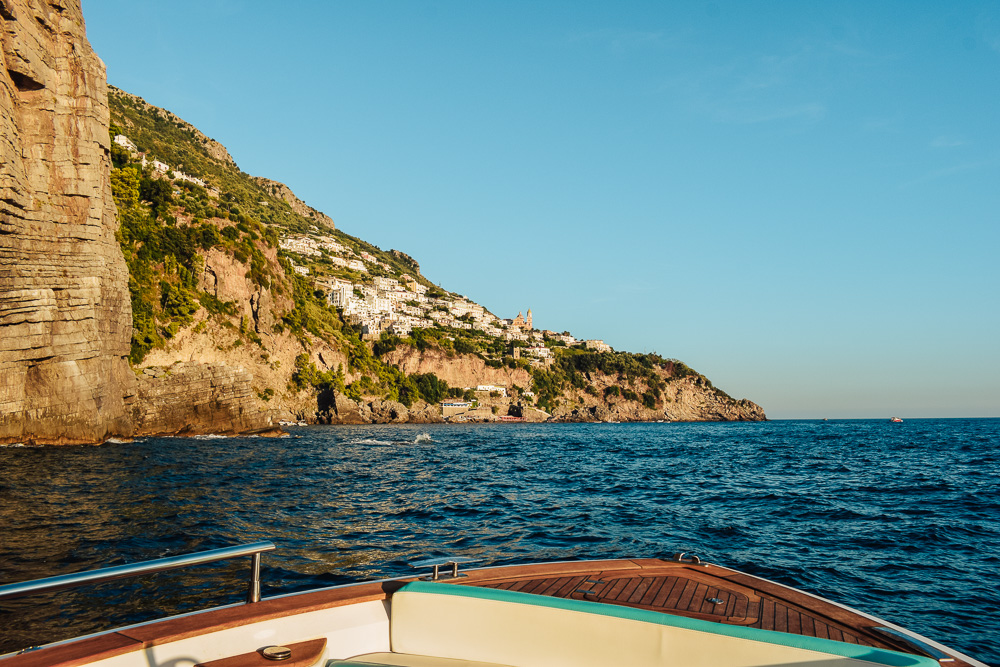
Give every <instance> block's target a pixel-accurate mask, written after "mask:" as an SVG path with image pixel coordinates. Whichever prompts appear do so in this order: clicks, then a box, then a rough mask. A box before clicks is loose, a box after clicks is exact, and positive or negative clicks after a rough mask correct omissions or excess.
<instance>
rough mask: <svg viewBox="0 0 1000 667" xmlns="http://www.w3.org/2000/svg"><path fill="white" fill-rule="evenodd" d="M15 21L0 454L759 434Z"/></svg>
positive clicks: (0, 217) (59, 29) (751, 407)
mask: <svg viewBox="0 0 1000 667" xmlns="http://www.w3.org/2000/svg"><path fill="white" fill-rule="evenodd" d="M0 22H2V27H3V33H2V35H3V44H2V57H3V72H2V73H0V127H2V130H3V138H4V139H3V141H2V142H0V444H2V443H16V442H25V443H38V444H80V443H98V442H102V441H104V440H105V439H107V438H109V437H119V438H122V437H125V438H127V437H135V436H144V435H158V434H197V433H248V432H265V433H266V432H271V431H272V429H274V427H275V426H277V425H278V424H279V423H280V422H282V421H294V422H300V421H306V422H309V423H344V424H364V423H393V422H411V423H432V422H439V421H444V420H457V421H463V420H464V421H498V420H524V421H638V420H644V421H658V420H665V421H666V420H671V421H674V420H683V421H688V420H762V419H764V418H765V415H764V412H763V410H761V408H760V407H759V406H757V405H755V404H754V403H752V402H750V401H747V400H734V399H732V398H731V397H729V396H728V395H726V394H725V393H724V392H722V391H720V390H719V389H717V388H715V387H714V386H712V384H711V382H709V381H708V380H707V378H705V377H704V376H701V375H700V374H698V373H696V372H694V371H692V370H691V369H690V368H688V367H687V366H685V365H684V364H682V363H680V362H678V361H676V360H669V359H662V358H659V357H656V356H655V355H630V354H629V353H624V352H615V351H613V350H611V349H610V348H609V347H608V346H606V345H604V343H603V342H601V341H577V340H575V339H574V338H573V337H572V336H571V335H569V334H568V332H563V333H562V334H556V333H555V332H548V331H547V332H541V331H538V330H535V329H533V328H532V327H531V313H530V311H529V313H528V318H527V320H525V319H524V318H521V317H520V315H519V316H518V318H514V319H509V320H503V319H501V318H498V317H496V316H494V315H492V314H491V313H490V312H489V311H488V310H487V309H485V308H484V307H482V306H480V305H478V304H475V303H474V302H472V301H470V300H468V299H465V298H464V297H459V296H458V295H456V294H454V293H451V292H448V291H447V290H445V289H443V288H442V287H440V286H437V285H435V284H433V283H432V282H431V281H429V280H428V279H427V278H426V277H424V276H423V275H421V273H420V265H419V263H418V262H417V261H416V260H415V259H414V258H413V257H411V256H410V255H408V254H407V253H405V252H402V251H399V250H390V251H382V250H381V249H379V248H377V247H375V246H373V245H371V244H368V243H366V242H364V241H363V240H361V239H360V238H357V237H354V236H351V235H349V234H346V233H344V232H343V231H341V230H339V229H337V228H336V226H335V225H334V223H333V220H331V219H330V218H329V217H328V216H327V215H326V214H324V213H322V212H320V211H318V210H316V209H314V208H312V207H311V206H309V205H308V204H306V203H305V202H303V201H301V200H300V199H299V198H298V197H297V196H295V194H294V192H292V190H291V188H289V187H288V186H286V185H284V184H282V183H279V182H277V181H273V180H270V179H267V178H262V177H250V176H247V175H246V174H244V173H243V172H242V171H241V170H240V169H239V168H238V166H237V165H236V163H235V161H234V160H233V158H232V156H231V155H230V154H229V152H228V151H227V150H226V148H225V147H224V146H222V145H221V144H220V143H218V142H216V141H215V140H213V139H210V138H209V137H207V136H205V135H204V134H203V133H202V132H200V131H199V130H198V129H197V128H195V127H193V126H191V125H190V124H188V123H186V122H185V121H183V120H182V119H180V118H178V117H177V116H176V115H174V114H172V113H171V112H169V111H167V110H164V109H159V108H158V107H155V106H153V105H151V104H149V103H148V102H146V101H145V100H143V99H141V98H139V97H137V96H135V95H132V94H130V93H127V92H125V91H120V90H118V89H115V88H113V87H109V86H108V85H107V82H106V74H105V69H104V65H103V63H102V62H101V61H100V59H99V58H98V57H97V55H96V54H94V52H93V50H92V49H91V47H90V45H89V44H88V42H87V39H86V35H85V31H84V21H83V15H82V12H81V9H80V3H79V0H0ZM446 404H447V406H448V407H445V406H446Z"/></svg>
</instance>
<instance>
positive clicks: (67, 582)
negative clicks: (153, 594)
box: [0, 542, 275, 604]
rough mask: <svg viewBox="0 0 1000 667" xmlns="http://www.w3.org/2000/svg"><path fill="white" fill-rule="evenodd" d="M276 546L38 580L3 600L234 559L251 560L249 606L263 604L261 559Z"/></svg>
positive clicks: (1, 589)
mask: <svg viewBox="0 0 1000 667" xmlns="http://www.w3.org/2000/svg"><path fill="white" fill-rule="evenodd" d="M274 548H275V547H274V544H273V543H272V542H254V543H252V544H241V545H239V546H235V547H224V548H222V549H212V550H211V551H199V552H197V553H193V554H185V555H182V556H170V557H169V558H158V559H157V560H147V561H143V562H141V563H129V564H127V565H117V566H115V567H106V568H104V569H101V570H90V571H88V572H77V573H75V574H62V575H59V576H57V577H48V578H46V579H35V580H33V581H23V582H21V583H17V584H6V585H4V586H0V599H3V598H16V597H22V596H24V595H35V594H37V593H51V592H55V591H62V590H66V589H67V588H76V587H77V586H85V585H87V584H100V583H103V582H105V581H114V580H115V579H128V578H130V577H138V576H141V575H144V574H153V573H154V572H166V571H167V570H177V569H179V568H182V567H189V566H191V565H201V564H202V563H214V562H215V561H218V560H227V559H230V558H240V557H242V556H250V587H249V590H248V591H247V604H251V603H254V602H260V555H261V553H263V552H264V551H274Z"/></svg>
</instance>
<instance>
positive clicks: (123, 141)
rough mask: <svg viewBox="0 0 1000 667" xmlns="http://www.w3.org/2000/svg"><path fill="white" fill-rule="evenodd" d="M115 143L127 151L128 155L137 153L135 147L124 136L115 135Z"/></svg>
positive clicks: (137, 150)
mask: <svg viewBox="0 0 1000 667" xmlns="http://www.w3.org/2000/svg"><path fill="white" fill-rule="evenodd" d="M114 141H115V143H116V144H118V145H119V146H121V147H122V148H124V149H125V150H127V151H128V152H129V153H138V152H139V149H138V148H136V147H135V144H133V143H132V140H131V139H129V138H128V137H126V136H125V135H124V134H116V135H115V139H114Z"/></svg>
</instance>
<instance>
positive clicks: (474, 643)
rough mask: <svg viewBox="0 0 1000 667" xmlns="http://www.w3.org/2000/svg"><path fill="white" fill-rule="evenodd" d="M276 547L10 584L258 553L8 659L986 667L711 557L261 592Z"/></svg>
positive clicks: (441, 574)
mask: <svg viewBox="0 0 1000 667" xmlns="http://www.w3.org/2000/svg"><path fill="white" fill-rule="evenodd" d="M273 549H274V545H273V544H271V543H270V542H259V543H255V544H250V545H243V546H240V547H229V548H227V549H217V550H214V551H208V552H202V553H199V554H190V555H188V556H177V557H173V558H165V559H160V560H157V561H150V562H147V563H137V564H130V565H123V566H118V567H114V568H108V569H105V570H96V571H93V572H89V573H81V574H75V575H64V576H60V577H52V578H50V579H41V580H37V581H33V582H26V583H23V584H8V585H5V586H0V599H3V598H6V597H17V596H22V595H30V594H33V593H41V592H46V591H48V592H51V591H56V590H62V589H66V588H70V587H75V586H79V585H82V584H87V583H99V582H102V581H109V580H112V579H121V578H125V577H129V576H136V575H138V574H148V573H153V572H161V571H165V570H169V569H177V568H180V567H185V566H187V565H191V564H199V563H206V562H211V561H214V560H223V559H227V558H234V557H245V556H250V558H251V568H250V570H251V577H250V586H249V592H248V596H247V603H246V604H238V605H228V606H224V607H218V608H215V609H209V610H205V611H200V612H194V613H189V614H184V615H181V616H175V617H172V618H167V619H164V620H160V621H153V622H148V623H141V624H138V625H132V626H129V627H125V628H119V629H117V630H110V631H107V632H103V633H99V634H94V635H89V636H86V637H82V638H79V639H74V640H69V641H64V642H57V643H54V644H51V645H47V646H42V647H38V648H31V649H27V650H25V651H22V652H19V653H15V654H9V655H6V656H0V667H42V666H45V667H76V666H80V665H92V666H95V667H151V666H163V667H166V666H170V667H191V666H192V665H200V666H202V667H266V666H268V665H272V664H274V663H275V662H283V663H284V664H286V665H288V666H289V667H291V666H293V665H294V666H295V667H311V666H313V665H318V666H320V667H376V666H381V667H385V666H387V665H393V666H397V667H498V666H499V667H504V666H506V667H512V666H514V667H559V666H561V665H566V666H569V665H573V666H579V667H589V666H591V665H593V666H594V667H598V666H600V667H614V666H632V665H635V666H641V667H646V666H648V667H675V666H676V667H757V666H760V667H764V666H765V665H786V666H791V665H796V666H809V667H935V666H940V665H944V666H946V667H952V666H954V667H987V666H986V665H984V664H983V663H982V662H979V661H977V660H975V659H974V658H971V657H969V656H966V655H963V654H962V653H959V652H957V651H954V650H952V649H949V648H947V647H945V646H942V645H941V644H938V643H936V642H934V641H932V640H930V639H927V638H925V637H922V636H920V635H918V634H916V633H913V632H910V631H909V630H906V629H904V628H901V627H899V626H897V625H893V624H892V623H889V622H887V621H883V620H881V619H878V618H876V617H874V616H870V615H868V614H865V613H863V612H860V611H857V610H854V609H851V608H849V607H845V606H843V605H839V604H837V603H835V602H831V601H829V600H825V599H823V598H820V597H817V596H814V595H811V594H809V593H805V592H803V591H799V590H796V589H793V588H789V587H787V586H783V585H781V584H777V583H774V582H772V581H768V580H766V579H761V578H758V577H754V576H751V575H748V574H744V573H742V572H738V571H736V570H731V569H729V568H726V567H722V566H719V565H713V564H709V563H705V562H702V561H701V560H700V559H698V558H697V557H687V556H686V555H685V554H675V555H674V556H673V557H672V558H640V559H618V560H594V561H576V562H558V563H537V564H529V565H515V566H501V567H485V568H479V569H470V570H465V571H462V572H459V567H460V565H463V564H466V563H469V562H473V561H471V559H468V558H441V559H432V560H428V561H422V562H420V563H415V564H414V565H416V566H423V567H427V568H430V570H431V571H430V573H429V575H428V576H425V577H420V578H418V577H401V578H395V579H386V580H382V581H373V582H366V583H359V584H349V585H344V586H333V587H329V588H323V589H319V590H314V591H307V592H303V593H294V594H291V595H280V596H275V597H272V598H267V599H264V600H261V599H260V579H259V575H260V557H261V553H262V552H265V551H270V550H273Z"/></svg>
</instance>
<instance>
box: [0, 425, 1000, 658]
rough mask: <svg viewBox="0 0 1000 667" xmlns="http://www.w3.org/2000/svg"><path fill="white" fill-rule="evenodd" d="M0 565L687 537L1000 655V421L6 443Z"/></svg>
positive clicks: (42, 614) (122, 591) (323, 576)
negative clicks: (236, 548) (231, 550)
mask: <svg viewBox="0 0 1000 667" xmlns="http://www.w3.org/2000/svg"><path fill="white" fill-rule="evenodd" d="M0 470H2V471H3V475H2V476H0V583H9V582H15V581H23V580H29V579H35V578H40V577H45V576H52V575H56V574H64V573H70V572H77V571H83V570H87V569H92V568H97V567H106V566H111V565H118V564H122V563H129V562H136V561H140V560H147V559H153V558H160V557H164V556H167V555H175V554H182V553H188V552H193V551H201V550H205V549H212V548H218V547H222V546H228V545H233V544H240V543H246V542H253V541H257V540H271V541H273V542H275V544H276V545H277V546H278V550H277V551H275V552H271V553H269V554H265V556H264V566H263V592H264V595H265V596H268V595H272V594H277V593H284V592H291V591H297V590H307V589H310V588H316V587H320V586H326V585H331V584H339V583H345V582H350V581H360V580H365V579H373V578H381V577H387V576H396V575H404V574H410V573H411V572H412V570H411V569H410V568H409V567H408V565H407V564H408V563H409V562H412V561H416V560H420V559H422V558H427V557H431V556H438V555H461V556H469V557H474V558H479V559H481V560H482V564H484V565H489V564H507V563H520V562H528V561H535V560H566V559H585V558H600V557H621V556H633V557H658V556H670V555H671V554H673V553H674V552H676V551H686V552H689V553H694V554H697V555H699V556H701V557H702V558H703V559H706V560H710V561H713V562H717V563H719V564H723V565H727V566H730V567H734V568H736V569H740V570H744V571H747V572H749V573H751V574H756V575H759V576H764V577H767V578H769V579H773V580H776V581H779V582H782V583H786V584H790V585H793V586H795V587H798V588H802V589H805V590H808V591H811V592H814V593H817V594H819V595H822V596H824V597H827V598H830V599H833V600H836V601H839V602H842V603H845V604H848V605H851V606H853V607H856V608H859V609H861V610H863V611H867V612H869V613H873V614H875V615H877V616H880V617H882V618H884V619H886V620H889V621H892V622H895V623H899V624H902V625H904V626H906V627H909V628H911V629H913V630H916V631H917V632H920V633H921V634H924V635H926V636H928V637H931V638H933V639H936V640H939V641H942V642H943V643H945V644H947V645H950V646H953V647H954V648H957V649H959V650H962V651H964V652H966V653H968V654H970V655H972V656H973V657H976V658H978V659H980V660H983V661H985V662H987V663H991V664H994V665H1000V593H998V586H997V581H998V578H1000V577H998V575H1000V420H996V419H981V420H976V419H970V420H954V419H952V420H907V421H906V422H904V423H902V424H891V423H889V422H888V421H887V420H885V421H829V422H821V421H776V422H766V423H733V424H714V423H713V424H559V425H526V424H505V425H497V426H484V425H435V426H410V425H404V426H365V427H347V426H329V427H323V426H316V427H306V428H294V429H292V432H291V436H290V437H286V438H281V439H265V438H190V439H184V438H153V439H146V440H140V441H137V442H134V443H108V444H105V445H103V446H100V447H73V448H21V447H4V448H0ZM247 563H248V560H247V559H241V560H239V561H231V562H226V563H220V564H215V565H206V566H200V567H198V568H194V569H190V570H186V571H181V572H171V573H163V574H159V575H153V576H149V577H145V578H142V579H137V580H132V581H125V582H112V583H108V584H101V585H98V586H90V587H86V588H79V589H75V590H72V591H66V592H63V593H57V594H51V595H44V596H36V597H29V598H20V599H16V600H8V601H0V653H3V652H6V651H10V650H16V649H19V648H23V647H25V646H29V645H34V644H40V643H44V642H48V641H54V640H58V639H63V638H66V637H71V636H76V635H79V634H83V633H86V632H93V631H97V630H100V629H107V628H111V627H115V626H119V625H124V624H126V623H134V622H138V621H141V620H146V619H150V618H157V617H160V616H163V615H165V614H169V613H177V612H182V611H188V610H192V609H198V608H203V607H208V606H214V605H218V604H224V603H229V602H236V601H240V600H242V599H243V597H244V595H245V577H246V573H247V570H248V566H247Z"/></svg>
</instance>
